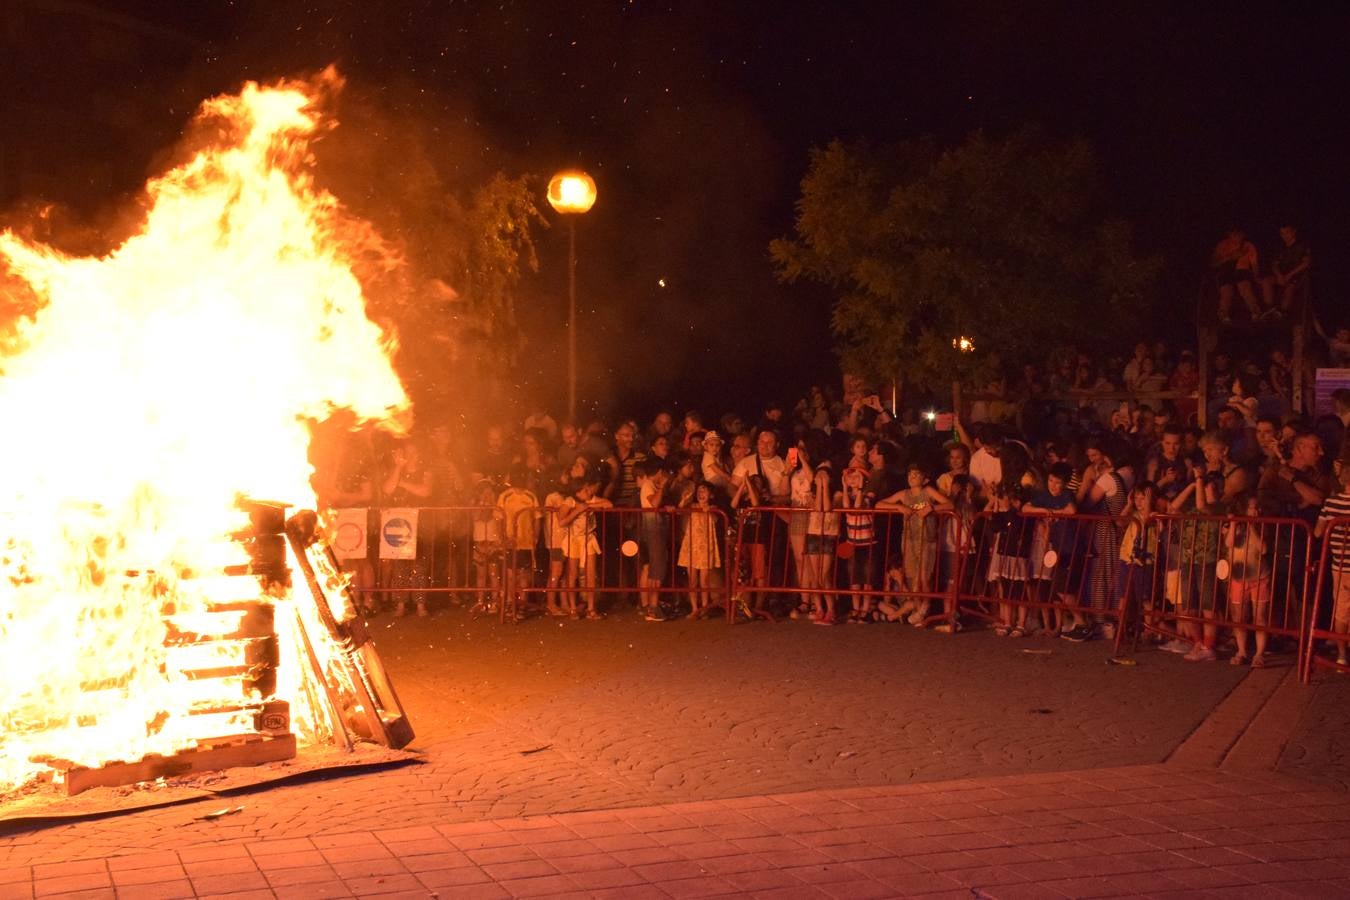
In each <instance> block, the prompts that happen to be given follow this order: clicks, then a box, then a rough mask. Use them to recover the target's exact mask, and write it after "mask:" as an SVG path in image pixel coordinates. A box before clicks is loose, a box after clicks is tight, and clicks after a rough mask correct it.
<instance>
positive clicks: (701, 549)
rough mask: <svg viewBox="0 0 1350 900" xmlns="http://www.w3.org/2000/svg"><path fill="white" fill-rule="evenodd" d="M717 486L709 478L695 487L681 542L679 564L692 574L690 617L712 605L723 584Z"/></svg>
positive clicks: (694, 617)
mask: <svg viewBox="0 0 1350 900" xmlns="http://www.w3.org/2000/svg"><path fill="white" fill-rule="evenodd" d="M716 496H717V495H716V489H715V488H714V487H713V486H712V485H711V484H709V483H708V482H706V481H701V482H699V484H698V486H697V487H696V488H694V497H693V506H692V507H691V511H690V513H689V517H688V519H687V520H686V522H685V526H684V538H683V539H682V540H681V541H680V555H679V566H680V568H682V569H684V570H685V571H686V572H687V573H688V574H689V605H690V607H691V611H690V613H689V618H691V619H697V618H698V617H699V616H701V615H703V614H704V613H705V612H707V611H708V610H709V609H711V608H712V605H713V598H714V589H715V588H719V587H721V586H722V550H721V547H720V542H719V540H718V537H717V516H716V507H715V501H716Z"/></svg>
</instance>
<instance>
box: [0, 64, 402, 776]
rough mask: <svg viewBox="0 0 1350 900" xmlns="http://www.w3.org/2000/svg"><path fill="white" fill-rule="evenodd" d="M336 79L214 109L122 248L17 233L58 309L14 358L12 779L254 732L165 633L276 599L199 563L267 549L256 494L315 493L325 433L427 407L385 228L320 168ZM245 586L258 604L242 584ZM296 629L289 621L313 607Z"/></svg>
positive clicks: (40, 315)
mask: <svg viewBox="0 0 1350 900" xmlns="http://www.w3.org/2000/svg"><path fill="white" fill-rule="evenodd" d="M337 83H338V82H337V79H336V76H335V75H334V74H333V73H332V72H331V71H330V72H327V73H324V75H323V76H320V78H319V79H318V80H316V81H315V82H314V83H312V84H302V83H293V82H292V83H283V84H279V85H276V86H271V87H263V86H259V85H258V84H254V83H249V84H247V85H245V86H244V88H243V90H242V91H241V92H240V93H239V94H238V95H234V96H222V97H217V98H214V99H212V100H209V101H207V102H206V103H205V104H203V106H202V108H201V110H200V112H199V114H198V118H199V120H200V122H201V124H203V125H205V126H208V127H211V128H213V129H214V132H215V137H214V139H213V140H212V141H211V143H210V144H209V146H206V147H205V148H203V149H201V150H200V151H199V152H197V153H196V155H195V156H193V158H192V159H191V160H190V161H188V162H186V163H184V164H183V165H181V166H178V167H177V168H174V169H172V170H171V171H169V172H167V173H166V174H164V175H162V176H160V177H158V178H155V179H153V180H151V181H150V182H149V184H148V185H147V190H146V207H147V214H146V217H145V221H144V224H143V226H142V227H141V229H140V230H139V232H138V233H137V234H135V235H134V236H133V237H131V238H129V239H127V240H126V241H125V242H124V243H122V244H121V246H119V247H117V248H116V249H115V250H113V251H112V252H111V253H109V254H107V255H106V256H103V257H99V258H74V257H70V256H66V255H63V254H62V253H60V252H58V251H57V250H55V249H53V248H51V247H47V246H42V245H36V244H32V243H29V242H26V241H24V240H22V239H20V238H19V237H18V236H16V235H15V234H14V233H12V232H4V233H0V276H8V277H7V278H5V279H4V281H9V282H10V283H17V284H18V285H19V288H18V290H23V291H25V292H30V291H31V293H32V294H35V295H36V296H37V298H38V301H39V304H38V308H37V310H36V312H35V313H34V314H33V315H32V316H31V317H29V318H25V319H23V320H21V321H20V322H19V323H18V324H17V326H16V327H17V334H16V335H15V341H14V342H13V343H14V345H15V348H16V349H13V350H12V351H11V352H10V354H9V355H8V356H7V357H6V358H4V359H0V418H3V421H5V422H6V423H7V426H6V431H7V436H6V439H5V440H4V441H2V442H0V471H4V472H5V473H6V475H7V477H6V479H5V485H4V486H3V487H0V535H3V537H0V541H3V547H2V548H0V576H3V577H0V788H3V787H6V786H13V785H17V784H21V783H23V782H25V781H27V780H29V779H31V778H33V777H34V776H36V775H38V774H40V773H42V772H43V771H44V770H45V765H44V760H46V759H48V758H58V759H66V760H71V761H73V762H75V763H78V764H82V765H97V764H99V763H101V762H106V761H109V760H135V759H139V758H141V757H142V756H144V755H146V754H148V753H166V752H172V751H175V750H178V749H182V748H184V747H187V746H191V745H192V743H193V739H194V737H203V736H208V735H210V734H221V733H234V731H239V730H248V729H250V728H252V725H251V724H249V723H248V722H246V721H244V720H243V719H242V718H241V717H236V719H235V720H231V721H229V722H224V723H212V726H213V727H215V728H216V730H214V731H209V732H207V733H206V734H203V731H202V729H203V723H204V721H205V720H204V719H203V718H202V716H201V712H202V710H203V708H206V707H209V705H210V704H211V703H212V702H215V701H219V700H220V699H221V698H220V697H210V696H207V697H203V696H202V694H203V693H207V694H209V693H210V691H211V690H213V689H215V690H224V691H225V692H226V693H227V694H228V693H229V692H230V691H242V690H244V688H243V687H242V686H241V683H240V682H238V680H235V681H234V682H232V681H231V679H228V678H226V679H219V680H218V681H213V682H209V683H208V682H205V681H201V680H194V679H193V678H192V677H191V675H190V674H185V673H191V672H192V671H193V670H194V669H199V668H202V667H203V662H202V660H196V659H188V658H184V656H185V654H184V653H182V652H175V650H174V649H173V648H166V647H165V636H166V634H167V631H168V629H169V627H170V624H171V623H173V622H174V621H177V622H178V623H180V624H182V623H185V622H186V623H188V624H192V623H193V622H194V621H195V620H201V619H202V617H206V619H212V620H215V619H218V617H213V616H212V615H211V614H209V613H208V612H207V611H206V603H207V601H208V599H209V600H213V601H216V602H219V601H221V600H240V599H250V598H252V599H258V598H260V596H261V589H260V588H259V586H258V583H257V581H256V580H254V579H251V578H234V579H221V578H207V577H184V575H185V573H210V572H217V571H219V570H220V569H221V568H222V567H223V566H226V565H232V564H238V563H246V562H247V561H248V560H247V557H246V556H245V555H244V553H243V551H242V550H241V549H240V547H239V546H238V545H237V544H235V543H233V542H232V541H231V540H230V539H229V537H228V536H229V534H230V533H231V532H233V531H235V530H237V529H239V528H241V527H246V525H247V520H246V519H245V518H244V517H243V515H242V514H241V513H240V512H239V510H238V509H237V507H236V503H237V500H238V498H239V497H240V495H245V494H246V495H250V496H254V497H262V498H267V499H273V500H280V501H284V502H286V503H289V504H291V505H293V506H296V507H309V508H312V507H313V506H314V502H315V498H314V495H313V492H312V489H311V487H310V476H311V474H312V470H311V466H310V463H309V461H308V448H309V440H310V427H311V424H312V423H313V422H315V421H318V420H322V419H324V418H326V417H327V416H328V415H329V414H330V413H331V412H333V411H334V410H336V409H339V408H342V409H347V410H351V411H352V412H353V413H354V415H355V418H356V419H357V420H358V421H364V422H369V421H380V422H384V423H387V425H388V427H391V428H394V429H395V430H397V429H399V428H401V423H402V422H403V421H404V420H406V415H407V412H408V398H407V396H406V394H405V393H404V390H403V388H402V386H401V385H400V383H399V380H398V377H397V376H396V374H395V373H394V370H393V367H392V365H391V362H390V356H391V353H392V349H393V348H392V343H391V340H390V339H389V338H388V337H387V336H386V335H384V334H383V333H382V332H381V331H380V329H379V328H377V327H376V326H375V325H374V324H372V323H371V321H370V320H369V319H368V318H367V316H366V308H365V298H364V296H363V294H362V288H361V284H360V282H359V280H358V278H357V276H356V268H357V266H358V265H359V264H361V263H362V262H363V259H362V257H363V255H365V254H367V253H368V251H369V248H370V246H371V240H370V238H371V235H372V234H373V232H371V230H370V228H369V226H368V225H367V224H366V223H364V222H360V221H358V220H355V219H353V218H351V217H349V216H347V215H346V214H345V213H344V211H343V209H342V207H341V205H340V204H339V202H338V201H337V199H336V198H334V197H333V196H332V195H330V194H328V193H326V192H324V191H322V190H320V189H318V188H317V187H316V186H315V184H314V181H313V177H312V174H311V169H312V164H313V160H312V156H311V153H310V142H311V140H312V139H313V138H314V137H315V135H316V133H317V131H318V129H319V127H320V125H321V116H320V114H319V112H318V110H317V108H316V105H317V102H318V99H319V97H320V94H321V93H322V92H323V91H324V90H327V89H331V88H334V87H335V86H336V85H337ZM6 270H8V271H6ZM15 276H17V282H16V281H15V278H14V277H15ZM4 281H0V284H3V283H4ZM0 290H3V288H0ZM128 573H133V574H128ZM134 573H154V574H153V576H151V575H147V574H139V575H137V574H134ZM222 580H223V581H226V582H233V583H242V584H243V585H244V587H243V588H240V587H239V586H237V584H235V585H233V586H231V587H229V588H228V589H227V590H226V593H227V594H228V593H229V592H230V591H233V592H234V593H235V594H238V593H240V592H241V591H242V592H244V593H246V594H249V595H250V596H245V597H240V596H225V597H222V596H220V593H219V591H220V590H221V589H222V588H221V585H220V584H219V583H218V582H221V581H222ZM283 602H284V601H283ZM276 618H277V620H278V626H279V628H283V632H284V622H285V621H290V620H293V618H294V616H293V614H292V615H291V616H289V617H288V616H286V615H283V610H282V609H280V608H279V609H278V610H277V616H276ZM284 639H285V634H284V633H283V640H284ZM285 650H286V652H285V653H284V659H285V660H291V659H293V658H294V655H295V652H296V651H295V648H294V647H289V646H288V647H287V648H285ZM194 652H196V651H194ZM186 655H187V656H190V655H191V654H186ZM234 662H238V660H234ZM227 664H228V663H221V665H227ZM285 665H286V662H285V661H283V668H285ZM291 674H292V675H294V673H293V672H292V673H291ZM287 683H288V684H289V685H290V688H289V689H290V690H294V685H295V681H294V679H293V678H292V679H291V680H289V681H288V682H287ZM212 684H214V688H213V687H212ZM279 693H280V692H279ZM297 693H299V692H297ZM238 697H239V695H238V694H234V698H235V699H236V700H237V699H238ZM252 699H262V698H252ZM282 699H287V700H290V701H291V702H292V704H293V707H294V704H296V703H297V702H299V701H300V700H301V698H300V697H298V696H283V697H282ZM191 712H196V713H197V715H196V716H195V717H190V716H189V713H191ZM301 712H302V713H303V710H301ZM217 726H219V727H225V728H226V729H227V730H226V731H225V732H221V731H220V730H219V727H217ZM229 729H234V731H230V730H229Z"/></svg>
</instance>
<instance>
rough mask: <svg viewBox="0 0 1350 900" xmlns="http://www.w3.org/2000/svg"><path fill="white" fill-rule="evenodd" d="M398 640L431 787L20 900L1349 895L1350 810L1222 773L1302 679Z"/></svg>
mask: <svg viewBox="0 0 1350 900" xmlns="http://www.w3.org/2000/svg"><path fill="white" fill-rule="evenodd" d="M390 624H391V623H390V622H388V621H384V622H377V625H390ZM377 634H378V635H379V637H378V640H379V644H380V647H381V650H382V653H383V655H384V656H385V658H386V660H387V661H388V663H389V667H390V669H391V672H392V673H393V675H394V678H395V684H396V685H397V686H398V688H399V691H400V695H401V696H402V697H403V699H404V702H405V704H406V705H407V706H408V708H409V710H410V711H411V714H412V718H413V722H414V725H415V726H416V727H417V730H418V733H419V742H418V746H420V747H421V748H422V749H423V750H424V751H425V753H426V756H427V762H426V763H425V764H423V765H418V766H412V767H404V768H399V769H395V770H390V771H383V772H378V773H372V774H364V775H357V776H347V777H342V778H335V779H329V780H318V781H313V782H310V783H306V784H298V785H287V786H279V787H275V788H272V789H269V790H266V791H261V792H256V793H251V794H246V795H242V796H236V797H232V798H229V799H228V800H224V801H221V800H213V801H206V802H203V803H194V804H188V805H184V806H177V807H169V808H164V809H157V810H147V811H144V812H141V813H136V814H132V815H127V816H121V817H114V818H108V819H102V820H95V821H85V822H78V823H67V824H62V825H57V826H54V827H49V828H46V829H43V830H31V831H25V832H20V833H17V834H12V835H9V836H5V837H0V900H3V898H6V897H10V896H16V897H35V896H44V897H45V896H56V895H74V896H90V897H95V896H102V897H112V896H120V897H138V898H139V897H179V896H182V897H192V896H211V895H217V894H219V895H224V896H231V897H234V898H236V900H238V898H248V897H253V896H258V897H273V896H275V897H326V896H344V897H345V896H364V895H366V894H382V895H383V894H391V895H401V896H409V897H429V896H432V895H439V896H455V897H458V896H501V897H507V896H510V897H523V896H551V895H558V896H602V897H603V896H614V897H642V896H659V897H665V896H676V897H680V896H712V895H718V894H745V895H751V896H826V897H831V896H833V897H882V896H905V895H911V894H923V893H931V894H937V895H950V896H964V897H970V896H972V889H974V890H976V891H977V892H978V893H977V894H976V896H994V897H1019V896H1047V897H1056V896H1097V895H1103V896H1104V895H1108V894H1166V893H1169V892H1172V891H1199V892H1200V893H1197V894H1196V896H1206V894H1205V893H1204V892H1206V891H1212V892H1215V893H1213V894H1211V895H1212V896H1217V895H1218V894H1222V895H1223V896H1235V895H1236V896H1244V895H1260V896H1287V895H1290V894H1292V895H1305V896H1306V895H1315V896H1341V895H1342V894H1343V893H1350V892H1347V891H1345V890H1344V889H1342V888H1340V887H1339V884H1340V883H1347V884H1350V882H1346V880H1345V875H1346V874H1347V872H1350V811H1347V812H1346V813H1345V814H1344V815H1342V814H1341V813H1340V810H1339V807H1342V806H1344V805H1345V804H1344V801H1345V799H1346V796H1345V795H1344V794H1343V793H1341V792H1340V791H1339V790H1335V789H1330V788H1325V787H1320V786H1313V785H1309V784H1308V783H1307V782H1306V780H1304V779H1302V778H1295V777H1291V776H1290V775H1289V774H1285V773H1272V772H1270V771H1259V770H1250V769H1241V770H1234V769H1233V768H1232V767H1231V766H1229V767H1225V768H1215V767H1214V766H1215V765H1219V764H1222V763H1223V758H1224V754H1225V753H1228V752H1229V751H1226V750H1225V751H1223V752H1216V751H1215V748H1234V749H1233V750H1232V752H1231V753H1229V757H1234V756H1245V757H1247V758H1250V759H1264V758H1271V759H1273V758H1275V757H1278V755H1279V754H1278V751H1275V752H1273V753H1272V751H1270V750H1269V748H1267V747H1265V746H1264V744H1263V745H1262V747H1260V748H1258V749H1259V750H1260V752H1254V751H1250V750H1249V751H1248V752H1245V753H1242V754H1239V753H1237V749H1236V748H1241V747H1243V746H1245V744H1244V742H1243V740H1241V739H1242V738H1244V737H1245V736H1244V735H1243V734H1242V726H1243V722H1244V721H1250V719H1251V717H1255V716H1258V715H1259V714H1261V713H1262V712H1263V711H1269V710H1270V709H1272V708H1275V707H1278V706H1280V703H1278V702H1276V699H1272V698H1281V697H1284V696H1286V694H1288V692H1289V691H1290V690H1291V688H1290V687H1289V683H1288V679H1287V677H1286V672H1282V671H1280V670H1268V671H1267V672H1261V673H1252V674H1253V675H1254V676H1257V677H1252V678H1247V679H1246V680H1244V672H1243V671H1240V670H1236V669H1233V668H1232V667H1229V666H1191V665H1187V664H1185V663H1182V662H1181V661H1180V660H1179V659H1177V658H1175V657H1172V656H1170V655H1165V654H1161V653H1156V652H1155V653H1141V654H1140V655H1139V665H1138V666H1137V667H1132V668H1126V667H1115V666H1106V665H1104V664H1103V663H1104V657H1105V652H1106V648H1105V647H1103V646H1101V645H1093V644H1088V645H1082V646H1074V645H1069V644H1066V643H1064V642H1061V641H1051V640H1035V639H1032V640H1028V641H1023V642H1017V641H1011V640H998V639H995V638H993V637H991V636H987V635H982V634H966V635H959V636H955V637H942V636H938V635H932V634H921V633H916V632H913V631H911V630H909V629H906V628H902V627H883V626H875V627H873V626H869V627H854V628H845V627H841V628H836V629H818V628H811V627H810V626H808V625H802V624H801V623H782V624H780V625H747V626H739V627H737V628H734V629H732V628H728V627H725V626H722V625H719V624H716V623H684V622H681V623H670V624H662V625H648V624H642V623H636V622H632V621H624V620H616V619H611V620H609V621H607V622H603V623H580V624H577V623H570V622H569V623H566V624H565V625H564V626H562V627H559V626H558V625H557V624H556V623H548V622H538V621H536V622H530V623H526V624H525V625H523V626H520V627H517V628H502V627H499V626H496V625H495V624H492V623H483V622H469V621H468V620H467V619H466V618H465V617H464V616H463V615H462V614H460V615H455V614H452V615H447V616H443V617H440V618H437V619H433V620H431V622H429V623H428V622H399V623H396V624H393V627H389V628H382V629H377ZM1023 649H1039V650H1051V651H1052V652H1051V653H1050V654H1048V655H1046V654H1024V653H1022V652H1021V651H1022V650H1023ZM1286 671H1287V670H1286ZM1234 688H1237V690H1234ZM1289 696H1293V695H1289ZM1216 707H1218V708H1220V709H1224V710H1226V711H1227V712H1226V714H1225V715H1222V716H1217V718H1216V720H1215V721H1218V722H1220V723H1221V724H1222V723H1225V722H1226V723H1229V724H1227V725H1224V726H1223V727H1221V728H1218V730H1216V729H1215V728H1212V727H1208V726H1210V725H1211V724H1212V723H1209V722H1206V723H1205V726H1206V727H1198V726H1201V724H1202V722H1204V720H1205V719H1206V716H1207V715H1208V714H1209V713H1210V712H1211V711H1212V710H1215V709H1216ZM1241 710H1246V713H1242V712H1241ZM1244 714H1245V715H1246V716H1248V719H1247V720H1244V719H1243V718H1242V716H1243V715H1244ZM1305 718H1306V717H1305ZM1225 728H1226V729H1227V731H1225V730H1224V729H1225ZM1248 743H1250V742H1248ZM1265 743H1268V742H1265ZM1280 746H1282V743H1281V744H1280ZM544 747H547V748H548V749H543V750H539V752H536V753H531V754H529V755H522V753H521V751H523V750H536V749H538V748H544ZM1178 748H1182V749H1180V750H1179V749H1178ZM1186 748H1190V749H1191V750H1192V751H1193V752H1192V753H1191V756H1190V758H1189V760H1188V757H1187V754H1186V753H1185V752H1183V750H1185V749H1186ZM1195 748H1200V749H1199V750H1198V751H1197V750H1196V749H1195ZM1285 755H1286V757H1287V756H1288V753H1287V752H1286V754H1285ZM1168 758H1172V759H1173V761H1172V762H1170V763H1167V764H1162V761H1163V760H1166V759H1168ZM1196 760H1201V762H1200V763H1197V762H1196ZM227 805H228V806H243V807H244V809H243V810H242V811H241V812H239V813H238V814H235V815H230V816H226V817H223V818H220V819H216V820H214V821H202V820H201V819H200V817H201V816H202V814H203V813H205V812H207V811H211V810H215V809H218V808H220V807H222V806H227ZM1338 880H1339V881H1338ZM1322 882H1327V883H1326V884H1323V883H1322Z"/></svg>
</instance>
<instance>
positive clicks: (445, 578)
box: [330, 506, 502, 613]
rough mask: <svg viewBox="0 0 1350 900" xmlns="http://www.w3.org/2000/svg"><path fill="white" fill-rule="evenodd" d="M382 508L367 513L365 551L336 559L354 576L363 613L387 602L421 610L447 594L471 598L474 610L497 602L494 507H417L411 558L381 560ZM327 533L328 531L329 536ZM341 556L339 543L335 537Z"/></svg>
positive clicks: (497, 533)
mask: <svg viewBox="0 0 1350 900" xmlns="http://www.w3.org/2000/svg"><path fill="white" fill-rule="evenodd" d="M380 512H381V511H380V510H378V509H369V510H366V513H367V534H368V539H367V541H366V546H365V548H364V549H365V554H364V555H363V556H360V557H359V558H350V557H348V558H343V557H342V556H341V555H339V561H340V563H341V565H342V569H343V571H345V572H347V573H348V574H349V575H350V576H351V579H352V592H353V594H354V595H355V596H356V597H357V602H358V603H360V604H361V606H362V608H363V610H364V611H365V612H367V613H372V612H375V611H377V610H378V609H379V608H380V606H381V605H383V604H385V603H387V604H389V605H391V606H392V607H393V608H394V609H395V611H396V612H406V611H407V608H408V607H409V606H413V607H415V608H416V609H417V611H418V612H419V613H421V612H423V611H426V610H427V609H428V607H429V605H430V604H431V602H432V601H433V600H435V599H437V598H440V597H445V598H447V599H449V600H450V601H451V602H454V603H459V602H461V601H462V600H463V599H465V598H467V599H470V600H472V601H473V608H474V610H475V611H476V612H481V611H486V610H489V609H494V608H497V607H499V606H500V600H501V596H502V582H501V566H500V556H501V521H500V519H499V518H498V516H497V507H493V506H439V507H424V508H421V509H419V510H417V513H418V522H417V528H416V529H415V532H414V534H415V537H414V540H415V548H414V555H413V557H412V558H411V559H381V558H380V540H379V531H380ZM330 537H331V535H330ZM334 548H335V551H336V552H338V553H339V554H341V553H342V552H343V548H342V546H341V543H340V542H338V541H334Z"/></svg>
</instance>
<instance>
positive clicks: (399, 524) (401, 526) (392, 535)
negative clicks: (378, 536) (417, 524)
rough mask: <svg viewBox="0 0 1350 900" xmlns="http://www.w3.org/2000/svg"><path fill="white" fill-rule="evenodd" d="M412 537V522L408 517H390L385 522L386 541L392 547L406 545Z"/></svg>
mask: <svg viewBox="0 0 1350 900" xmlns="http://www.w3.org/2000/svg"><path fill="white" fill-rule="evenodd" d="M412 538H413V530H412V524H411V523H409V522H408V520H407V519H390V520H389V521H388V522H385V523H384V542H385V543H386V544H388V545H389V546H390V547H406V546H407V545H408V544H409V543H411V541H412Z"/></svg>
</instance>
